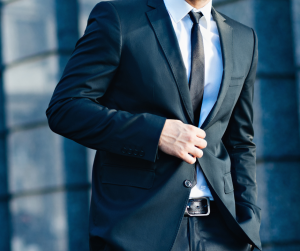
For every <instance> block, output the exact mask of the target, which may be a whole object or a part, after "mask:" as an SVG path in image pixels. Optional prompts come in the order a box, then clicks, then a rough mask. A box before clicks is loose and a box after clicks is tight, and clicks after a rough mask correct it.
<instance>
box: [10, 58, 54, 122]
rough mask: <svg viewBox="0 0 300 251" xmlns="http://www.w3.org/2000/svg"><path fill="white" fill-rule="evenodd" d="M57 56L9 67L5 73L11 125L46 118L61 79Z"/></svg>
mask: <svg viewBox="0 0 300 251" xmlns="http://www.w3.org/2000/svg"><path fill="white" fill-rule="evenodd" d="M58 74H59V73H58V61H57V57H56V56H51V57H48V58H45V59H40V60H36V61H30V62H28V63H26V64H20V65H18V66H15V67H11V68H8V69H7V70H6V71H5V74H4V83H5V85H4V86H5V92H6V114H7V124H8V126H13V125H20V124H24V123H32V122H34V121H45V120H46V115H45V111H46V109H47V107H48V104H49V101H50V98H51V96H52V93H53V90H54V88H55V86H56V84H57V80H58Z"/></svg>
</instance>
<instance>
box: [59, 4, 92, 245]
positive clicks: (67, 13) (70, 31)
mask: <svg viewBox="0 0 300 251" xmlns="http://www.w3.org/2000/svg"><path fill="white" fill-rule="evenodd" d="M55 3H56V23H57V39H58V51H59V67H60V75H61V74H62V72H63V70H64V67H65V65H66V63H67V60H68V58H69V57H70V55H71V52H72V51H73V49H74V46H75V44H76V42H77V40H78V38H79V31H78V30H79V28H78V2H77V1H75V0H65V1H61V0H56V1H55ZM63 141H64V142H63V151H64V175H65V177H64V178H65V184H66V186H67V188H68V189H67V191H66V215H67V224H68V244H69V245H68V246H69V248H68V250H72V251H87V250H89V248H88V210H89V192H88V191H89V183H88V167H87V153H86V149H85V148H84V147H83V146H81V145H79V144H77V143H75V142H73V141H71V140H69V139H63Z"/></svg>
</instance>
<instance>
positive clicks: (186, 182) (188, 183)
mask: <svg viewBox="0 0 300 251" xmlns="http://www.w3.org/2000/svg"><path fill="white" fill-rule="evenodd" d="M184 185H185V187H192V186H193V184H192V182H191V181H190V180H185V181H184Z"/></svg>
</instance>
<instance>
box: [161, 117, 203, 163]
mask: <svg viewBox="0 0 300 251" xmlns="http://www.w3.org/2000/svg"><path fill="white" fill-rule="evenodd" d="M205 136H206V134H205V132H204V131H203V130H202V129H200V128H198V127H196V126H193V125H187V124H184V123H182V122H181V121H180V120H173V119H167V120H166V122H165V125H164V128H163V130H162V133H161V135H160V139H159V143H158V147H159V149H160V150H161V151H163V152H164V153H166V154H169V155H173V156H176V157H178V158H181V159H182V160H184V161H186V162H187V163H189V164H194V163H195V162H196V157H197V158H201V157H202V156H203V151H202V150H201V149H203V148H205V147H206V146H207V142H206V140H204V138H205Z"/></svg>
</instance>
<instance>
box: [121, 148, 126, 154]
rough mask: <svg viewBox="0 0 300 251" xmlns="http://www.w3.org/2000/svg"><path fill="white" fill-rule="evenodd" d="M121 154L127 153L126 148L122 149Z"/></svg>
mask: <svg viewBox="0 0 300 251" xmlns="http://www.w3.org/2000/svg"><path fill="white" fill-rule="evenodd" d="M122 153H124V154H125V153H127V148H126V147H125V146H124V147H123V148H122Z"/></svg>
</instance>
